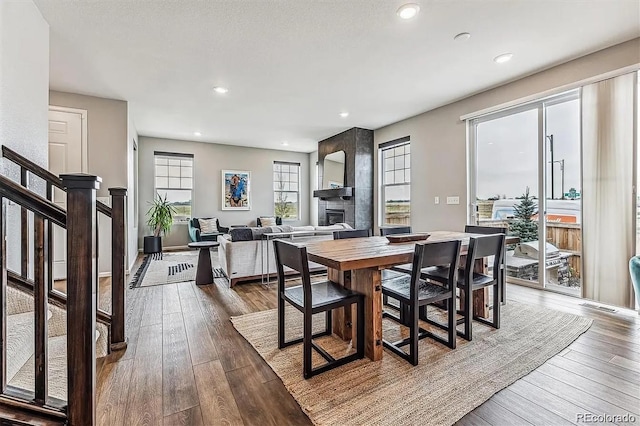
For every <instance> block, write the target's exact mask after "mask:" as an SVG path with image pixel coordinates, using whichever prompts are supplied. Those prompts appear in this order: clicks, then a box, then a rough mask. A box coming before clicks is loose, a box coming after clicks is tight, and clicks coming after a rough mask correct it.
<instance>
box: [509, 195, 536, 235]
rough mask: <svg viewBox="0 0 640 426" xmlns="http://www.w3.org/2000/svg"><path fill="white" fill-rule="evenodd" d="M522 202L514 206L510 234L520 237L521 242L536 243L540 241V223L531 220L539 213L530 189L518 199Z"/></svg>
mask: <svg viewBox="0 0 640 426" xmlns="http://www.w3.org/2000/svg"><path fill="white" fill-rule="evenodd" d="M518 198H519V199H520V202H519V203H518V204H516V205H515V206H513V210H514V215H513V222H511V224H510V227H509V228H510V233H511V234H512V235H517V236H518V237H520V242H522V243H526V242H528V241H536V240H537V239H538V222H537V221H534V220H533V219H531V218H532V217H533V216H534V215H535V214H536V213H537V212H538V210H537V206H536V204H537V203H536V202H535V198H534V197H532V196H530V195H529V187H527V189H526V191H525V193H524V194H523V195H522V196H521V197H518Z"/></svg>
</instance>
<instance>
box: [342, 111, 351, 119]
mask: <svg viewBox="0 0 640 426" xmlns="http://www.w3.org/2000/svg"><path fill="white" fill-rule="evenodd" d="M348 116H349V113H348V112H346V111H345V112H341V113H340V117H342V118H347V117H348Z"/></svg>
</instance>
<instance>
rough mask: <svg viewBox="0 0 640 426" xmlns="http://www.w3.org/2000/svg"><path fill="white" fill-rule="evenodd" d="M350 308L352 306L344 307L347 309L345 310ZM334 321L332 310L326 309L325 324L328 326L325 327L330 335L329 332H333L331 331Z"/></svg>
mask: <svg viewBox="0 0 640 426" xmlns="http://www.w3.org/2000/svg"><path fill="white" fill-rule="evenodd" d="M350 308H351V307H349V308H347V307H346V306H345V307H344V309H345V310H346V309H350ZM332 322H333V321H332V319H331V310H329V311H326V312H325V325H326V327H325V331H326V333H327V334H328V335H329V334H331V333H332V331H333V326H332V325H333V324H332Z"/></svg>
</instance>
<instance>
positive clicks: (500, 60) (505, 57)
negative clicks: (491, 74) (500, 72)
mask: <svg viewBox="0 0 640 426" xmlns="http://www.w3.org/2000/svg"><path fill="white" fill-rule="evenodd" d="M511 58H513V53H503V54H502V55H498V56H496V57H495V58H493V62H495V63H496V64H504V63H505V62H508V61H509V60H511Z"/></svg>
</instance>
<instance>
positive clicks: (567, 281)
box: [543, 92, 582, 296]
mask: <svg viewBox="0 0 640 426" xmlns="http://www.w3.org/2000/svg"><path fill="white" fill-rule="evenodd" d="M543 108H544V120H545V121H544V127H545V141H544V143H545V151H546V161H545V169H546V170H545V188H546V196H547V208H546V212H547V214H546V221H545V226H546V241H547V243H548V245H547V249H546V251H545V256H546V260H545V262H546V263H545V265H546V272H547V273H546V274H545V277H546V282H545V286H546V287H547V288H549V289H552V290H556V291H560V292H563V293H568V294H571V295H574V296H580V286H581V272H582V214H581V211H582V199H581V187H582V184H581V183H582V181H581V172H580V170H581V167H582V165H581V158H582V156H581V152H580V96H579V93H578V92H571V93H568V94H566V95H564V96H559V97H556V98H554V99H551V100H549V101H547V102H545V103H544V104H543Z"/></svg>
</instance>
